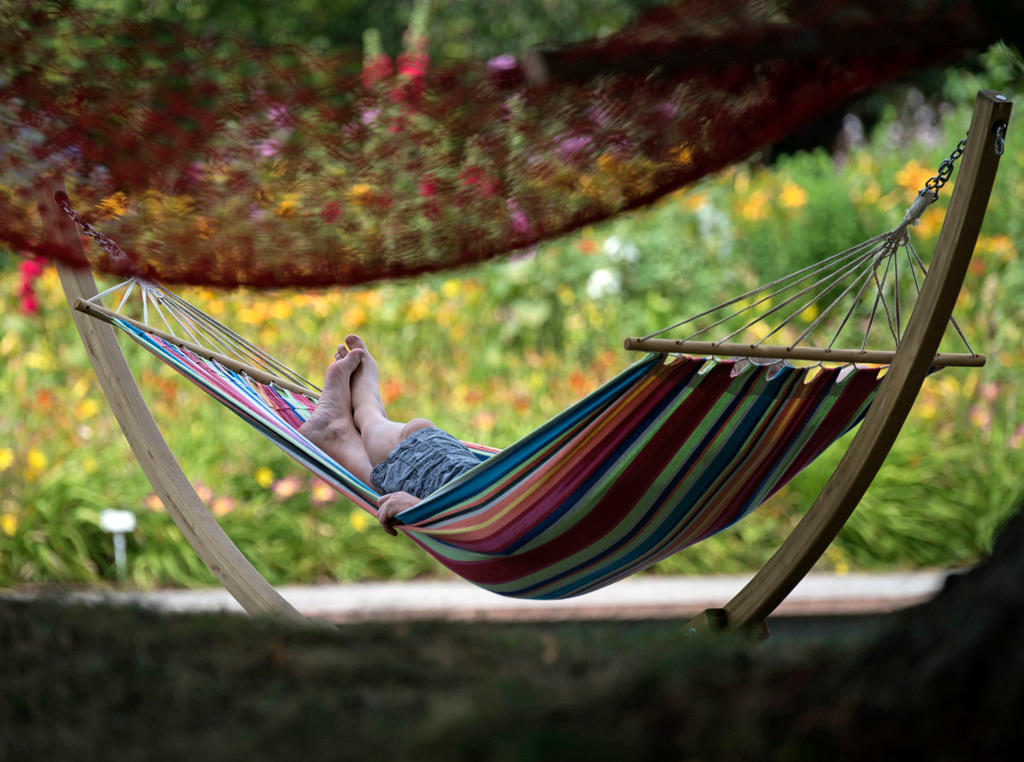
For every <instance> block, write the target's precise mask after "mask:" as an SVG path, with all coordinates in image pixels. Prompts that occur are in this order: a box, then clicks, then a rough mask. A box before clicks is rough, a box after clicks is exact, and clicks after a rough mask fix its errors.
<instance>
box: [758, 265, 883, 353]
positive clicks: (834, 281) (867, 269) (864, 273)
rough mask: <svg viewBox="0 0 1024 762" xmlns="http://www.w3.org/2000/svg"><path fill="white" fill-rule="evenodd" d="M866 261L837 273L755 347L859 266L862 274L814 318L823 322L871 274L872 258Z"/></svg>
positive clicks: (794, 343)
mask: <svg viewBox="0 0 1024 762" xmlns="http://www.w3.org/2000/svg"><path fill="white" fill-rule="evenodd" d="M866 259H867V260H868V262H867V265H866V266H865V265H864V260H863V259H862V260H861V261H860V262H857V263H856V264H855V265H851V266H850V267H848V268H846V270H844V271H842V272H841V273H839V274H838V275H837V276H836V277H834V278H833V279H832V281H831V282H830V283H827V284H826V285H825V286H824V288H822V289H820V290H819V291H818V293H816V294H815V295H814V296H812V297H811V298H810V299H808V300H806V301H805V302H804V303H803V304H801V305H800V306H799V307H798V308H797V309H796V310H795V311H793V312H791V313H790V314H789V315H787V316H786V318H785V319H784V320H783V321H782V322H781V323H780V324H779V325H777V326H776V327H775V328H773V329H772V330H771V331H769V332H768V333H767V334H766V335H764V336H762V337H761V338H760V339H759V340H758V341H757V342H756V344H755V346H760V345H761V344H763V343H764V341H765V340H766V339H768V338H770V337H771V336H773V335H775V334H776V333H778V332H779V331H781V330H782V329H783V328H785V327H786V326H787V325H789V324H790V323H792V322H793V321H795V320H796V319H797V317H799V316H800V315H802V314H804V312H806V311H807V310H808V309H809V308H810V307H812V306H814V305H815V304H817V303H818V302H819V301H820V300H821V299H823V298H824V296H825V295H826V294H827V293H829V292H830V291H832V290H833V289H834V288H836V287H837V286H838V285H839V284H840V283H842V282H843V281H844V280H845V279H846V278H847V277H848V276H849V275H850V273H852V272H854V271H855V270H856V269H857V267H858V266H860V267H861V271H862V274H861V275H857V276H855V277H854V279H853V282H852V283H851V284H850V285H849V286H847V287H846V289H845V290H844V291H843V292H842V294H841V295H840V297H839V298H838V299H836V300H834V301H833V302H832V304H831V305H829V306H828V307H826V308H825V309H824V310H822V311H821V312H820V313H819V315H818V317H817V318H816V320H815V322H816V323H817V322H821V320H823V319H824V316H825V315H826V314H828V311H829V310H830V309H831V308H832V307H834V306H835V305H836V304H838V303H839V301H840V300H841V298H842V296H843V295H845V294H847V293H849V292H850V291H851V290H852V289H853V287H854V286H856V285H857V282H858V281H859V280H860V279H861V278H866V277H868V276H869V275H870V273H871V271H872V268H873V267H874V258H873V257H871V256H870V255H868V256H867V257H866ZM797 296H800V294H798V295H797ZM780 306H783V305H780ZM765 316H767V313H766V315H765ZM759 319H760V318H759ZM798 343H799V340H798V341H795V342H793V344H791V346H796V344H798Z"/></svg>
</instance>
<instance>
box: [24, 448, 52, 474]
mask: <svg viewBox="0 0 1024 762" xmlns="http://www.w3.org/2000/svg"><path fill="white" fill-rule="evenodd" d="M46 463H47V460H46V454H45V453H43V452H40V451H39V450H37V449H36V448H34V447H33V448H32V449H31V450H29V451H28V467H29V468H31V469H33V470H34V471H42V470H43V469H44V468H46Z"/></svg>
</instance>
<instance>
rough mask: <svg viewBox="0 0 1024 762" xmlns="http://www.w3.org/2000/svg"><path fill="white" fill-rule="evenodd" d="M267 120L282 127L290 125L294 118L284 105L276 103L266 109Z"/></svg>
mask: <svg viewBox="0 0 1024 762" xmlns="http://www.w3.org/2000/svg"><path fill="white" fill-rule="evenodd" d="M267 121H269V122H270V123H271V124H273V125H274V126H275V127H280V128H282V129H284V128H286V127H290V126H291V125H292V122H294V121H295V120H294V119H293V118H292V115H291V113H290V112H289V111H288V108H287V107H286V106H282V105H280V104H279V105H277V106H271V107H270V108H269V109H267Z"/></svg>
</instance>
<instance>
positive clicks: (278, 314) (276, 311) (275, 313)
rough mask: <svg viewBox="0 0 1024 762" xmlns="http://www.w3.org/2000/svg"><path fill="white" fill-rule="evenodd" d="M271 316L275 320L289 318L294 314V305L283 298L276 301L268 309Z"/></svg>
mask: <svg viewBox="0 0 1024 762" xmlns="http://www.w3.org/2000/svg"><path fill="white" fill-rule="evenodd" d="M268 313H269V314H270V317H272V318H274V319H275V320H287V319H288V318H289V317H291V314H292V305H291V304H289V303H288V302H286V301H284V300H283V299H281V300H278V301H275V302H274V303H273V304H272V305H270V309H269V310H268Z"/></svg>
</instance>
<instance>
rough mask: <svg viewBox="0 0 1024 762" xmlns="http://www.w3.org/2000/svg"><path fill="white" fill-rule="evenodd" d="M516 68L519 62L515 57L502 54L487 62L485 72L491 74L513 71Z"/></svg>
mask: <svg viewBox="0 0 1024 762" xmlns="http://www.w3.org/2000/svg"><path fill="white" fill-rule="evenodd" d="M518 68H519V62H518V61H517V60H516V57H515V56H514V55H511V54H510V53H502V54H501V55H500V56H495V57H494V58H492V59H491V60H490V61H488V62H487V71H489V72H490V73H491V74H499V73H502V72H508V71H515V70H516V69H518Z"/></svg>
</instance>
